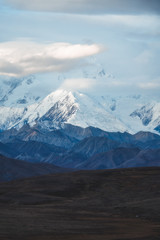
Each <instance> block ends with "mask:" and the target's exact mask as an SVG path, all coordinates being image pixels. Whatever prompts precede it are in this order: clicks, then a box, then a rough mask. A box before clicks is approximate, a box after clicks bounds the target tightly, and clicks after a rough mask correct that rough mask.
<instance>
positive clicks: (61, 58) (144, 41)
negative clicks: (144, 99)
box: [0, 0, 160, 95]
mask: <svg viewBox="0 0 160 240" xmlns="http://www.w3.org/2000/svg"><path fill="white" fill-rule="evenodd" d="M0 19H1V21H0V32H1V34H0V79H1V80H2V79H3V78H6V77H7V78H8V77H17V78H18V77H22V76H26V75H29V74H35V75H36V77H39V78H40V79H42V81H43V78H45V79H47V77H48V79H49V81H53V88H54V86H55V88H56V87H57V82H56V80H55V79H54V74H55V73H57V72H58V73H67V72H72V71H73V70H74V69H80V68H81V67H82V66H83V65H85V64H87V59H88V57H92V56H93V57H95V58H96V63H98V64H101V65H103V67H104V69H105V71H106V72H107V74H112V75H114V76H115V79H116V80H115V79H109V80H108V79H106V81H104V82H103V83H102V82H101V83H98V82H97V83H96V84H97V86H99V91H101V90H102V89H103V91H104V89H105V91H107V90H108V89H109V90H110V91H111V90H114V89H116V91H118V90H119V89H123V91H127V89H130V91H133V89H134V90H135V91H143V92H147V93H148V92H149V93H150V95H155V94H159V90H160V67H159V63H160V1H159V0H134V1H133V0H112V1H110V0H63V1H62V0H59V1H55V0H45V1H44V0H27V1H26V0H25V1H24V0H0ZM70 75H71V74H70ZM52 76H53V80H51V79H52ZM67 81H68V80H67ZM78 81H80V80H79V76H77V78H75V82H76V84H77V85H78ZM84 81H87V80H84ZM88 81H89V83H88V84H84V86H86V87H88V88H89V87H91V88H94V87H95V86H96V84H95V82H94V84H93V85H94V86H92V84H90V82H91V80H90V79H88ZM63 85H64V86H65V83H63ZM73 85H75V84H74V83H73ZM79 85H81V84H79ZM97 86H96V88H97Z"/></svg>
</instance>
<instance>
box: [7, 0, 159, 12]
mask: <svg viewBox="0 0 160 240" xmlns="http://www.w3.org/2000/svg"><path fill="white" fill-rule="evenodd" d="M6 2H7V3H8V4H9V5H10V6H12V7H15V8H18V9H24V10H33V11H53V12H65V13H80V14H105V13H115V14H144V13H151V14H152V13H156V14H159V13H160V1H159V0H58V1H57V0H45V1H44V0H27V1H26V0H6Z"/></svg>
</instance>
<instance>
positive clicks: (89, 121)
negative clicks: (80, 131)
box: [0, 89, 160, 133]
mask: <svg viewBox="0 0 160 240" xmlns="http://www.w3.org/2000/svg"><path fill="white" fill-rule="evenodd" d="M141 98H142V97H138V98H137V97H135V96H128V97H123V98H121V97H119V98H116V99H113V98H111V97H109V96H92V95H87V94H84V93H80V92H71V91H66V90H64V89H58V90H56V91H54V92H52V93H51V94H49V95H48V96H47V97H45V98H44V99H43V100H42V101H40V102H38V103H34V104H31V105H29V106H28V107H11V108H10V107H5V106H2V107H0V114H1V119H0V128H1V130H5V129H10V128H12V127H16V128H20V127H22V126H23V125H24V124H26V123H28V124H30V125H31V126H33V125H35V124H37V123H38V124H40V125H41V126H43V127H44V128H50V129H52V128H60V127H63V126H64V124H66V123H69V124H72V125H76V126H80V127H88V126H93V127H98V128H101V129H103V130H105V131H110V132H113V131H120V132H125V131H128V132H131V133H135V132H138V131H140V130H144V131H148V130H149V131H154V129H155V128H156V127H158V126H159V124H160V104H159V103H152V105H150V106H148V107H147V105H146V103H145V101H146V100H145V99H143V98H142V99H141ZM147 117H148V118H147Z"/></svg>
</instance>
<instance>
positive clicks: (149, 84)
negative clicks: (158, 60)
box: [138, 82, 160, 90]
mask: <svg viewBox="0 0 160 240" xmlns="http://www.w3.org/2000/svg"><path fill="white" fill-rule="evenodd" d="M138 87H140V88H142V89H148V90H150V89H157V88H160V82H146V83H139V84H138Z"/></svg>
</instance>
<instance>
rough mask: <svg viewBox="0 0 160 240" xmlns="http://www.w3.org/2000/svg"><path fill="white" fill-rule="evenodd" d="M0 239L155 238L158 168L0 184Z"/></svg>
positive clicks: (159, 224) (159, 219) (159, 213)
mask: <svg viewBox="0 0 160 240" xmlns="http://www.w3.org/2000/svg"><path fill="white" fill-rule="evenodd" d="M0 239H1V240H22V239H23V240H94V239H95V240H158V239H160V168H158V167H155V168H133V169H120V170H99V171H79V172H72V173H59V174H54V175H46V176H42V177H34V178H29V179H23V180H16V181H11V182H4V183H0Z"/></svg>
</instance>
